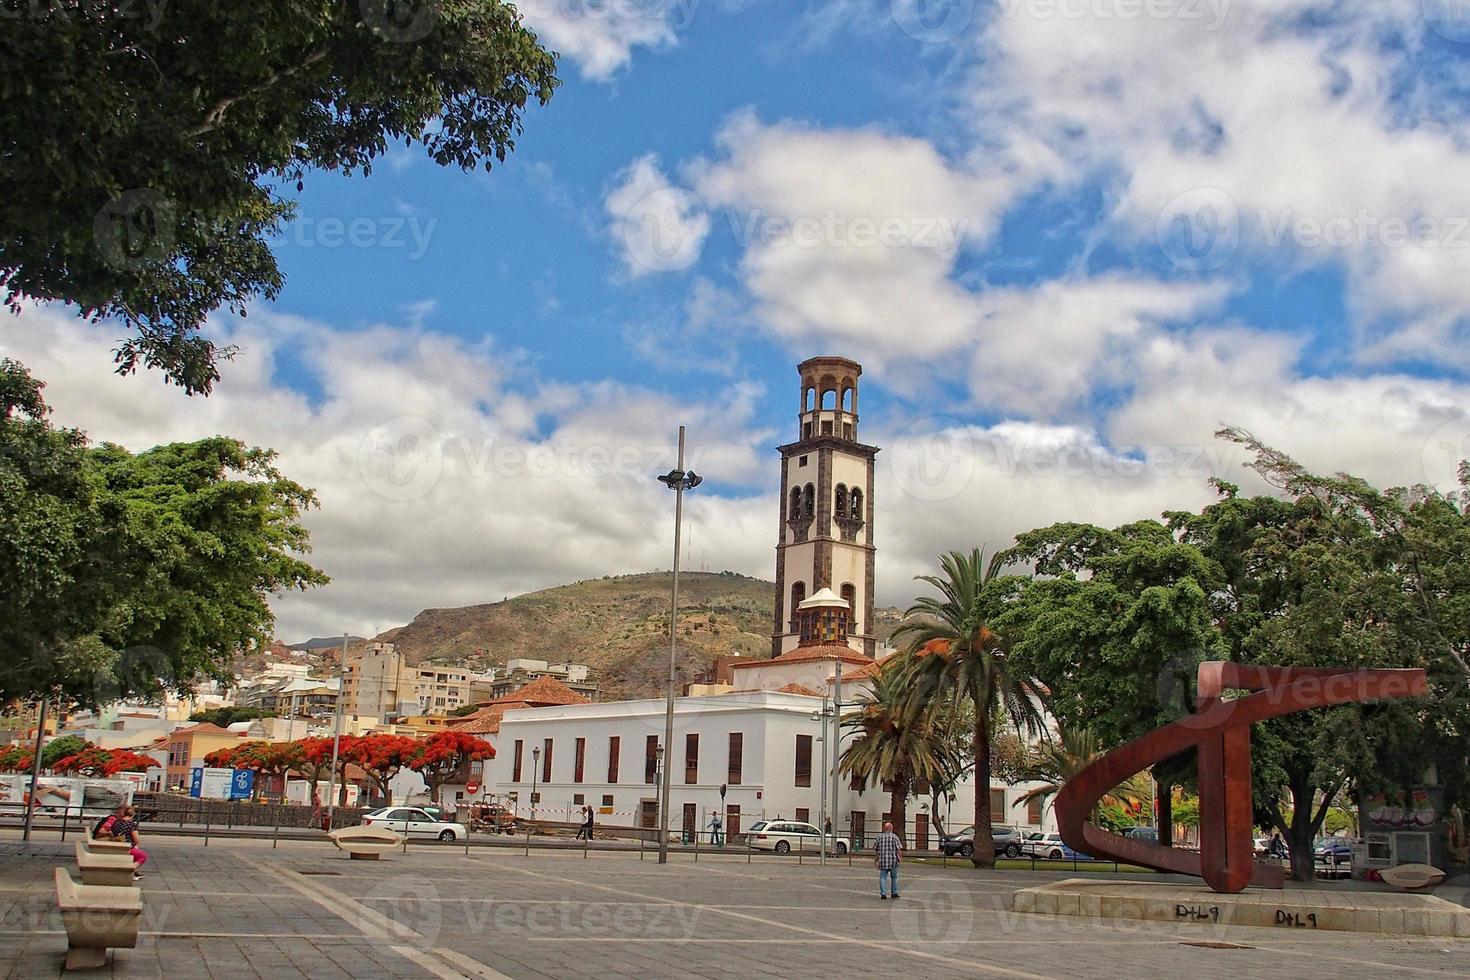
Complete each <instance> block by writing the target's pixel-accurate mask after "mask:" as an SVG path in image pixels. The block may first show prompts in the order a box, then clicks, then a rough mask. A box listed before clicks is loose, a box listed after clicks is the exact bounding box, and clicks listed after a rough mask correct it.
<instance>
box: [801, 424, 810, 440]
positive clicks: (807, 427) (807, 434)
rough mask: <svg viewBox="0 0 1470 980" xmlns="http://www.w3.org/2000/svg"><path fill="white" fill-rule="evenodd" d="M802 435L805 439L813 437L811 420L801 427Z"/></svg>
mask: <svg viewBox="0 0 1470 980" xmlns="http://www.w3.org/2000/svg"><path fill="white" fill-rule="evenodd" d="M801 435H802V438H804V439H810V438H811V437H812V424H811V423H810V422H808V423H807V424H806V425H803V426H802V427H801Z"/></svg>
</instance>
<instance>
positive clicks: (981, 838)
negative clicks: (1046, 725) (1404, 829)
mask: <svg viewBox="0 0 1470 980" xmlns="http://www.w3.org/2000/svg"><path fill="white" fill-rule="evenodd" d="M939 565H940V568H941V569H942V570H943V573H944V574H943V575H942V576H941V575H919V576H916V579H917V581H920V582H926V583H928V584H929V585H932V586H933V587H934V588H935V589H937V590H939V596H937V597H934V596H923V597H920V598H918V599H916V600H914V604H913V605H912V606H910V607H909V609H908V612H906V613H905V614H904V619H905V621H904V623H903V625H901V626H900V627H899V628H898V630H896V631H895V633H894V638H895V639H896V640H897V639H899V638H903V639H905V640H906V641H907V643H906V646H905V649H906V651H907V652H908V654H909V656H908V657H907V658H906V661H907V667H908V669H907V670H906V671H905V680H906V683H907V685H908V688H909V691H908V697H909V701H910V704H911V705H912V706H913V708H914V710H918V711H928V710H930V707H931V705H933V704H935V703H942V702H946V701H948V702H950V703H952V704H954V705H959V704H960V703H961V702H963V701H966V700H968V701H970V702H971V703H972V704H973V705H974V709H975V716H974V717H975V730H974V737H973V739H972V745H973V749H974V754H975V853H974V855H973V856H972V857H971V861H973V862H974V865H975V867H977V868H980V867H994V866H995V848H994V844H993V842H992V841H991V838H990V834H989V833H988V831H987V828H988V827H989V826H990V824H991V813H990V739H991V734H992V733H991V729H992V728H993V726H994V722H995V721H996V719H997V718H998V717H1000V715H1001V714H1002V713H1003V714H1004V715H1006V716H1008V717H1009V718H1010V720H1011V722H1012V723H1013V724H1014V725H1015V726H1016V728H1017V730H1025V731H1026V732H1028V733H1032V734H1034V733H1037V732H1040V731H1041V730H1042V723H1041V709H1040V708H1039V707H1038V705H1039V703H1040V699H1041V688H1040V685H1039V684H1038V683H1037V682H1036V681H1035V680H1034V679H1033V678H1030V677H1027V676H1023V675H1022V674H1020V673H1019V672H1017V671H1015V670H1013V669H1012V667H1011V661H1010V656H1009V650H1008V644H1007V643H1006V642H1005V640H1004V638H1002V637H1001V636H999V635H997V634H996V633H995V632H994V631H993V630H991V629H990V628H989V627H988V626H987V625H986V622H987V618H988V615H987V614H988V609H987V605H988V603H987V599H988V597H987V596H986V586H987V585H989V584H990V582H991V581H993V580H994V579H995V577H996V575H997V573H998V572H999V571H1000V567H1001V563H1000V561H999V560H998V556H997V558H992V559H991V561H990V563H989V564H988V565H987V564H986V562H985V556H984V554H983V553H982V552H981V551H980V549H979V548H976V549H974V550H973V551H971V552H970V553H969V554H965V553H964V552H960V551H951V552H950V553H949V554H947V555H941V556H940V559H939Z"/></svg>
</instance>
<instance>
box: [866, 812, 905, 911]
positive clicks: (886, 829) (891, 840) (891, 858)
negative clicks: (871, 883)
mask: <svg viewBox="0 0 1470 980" xmlns="http://www.w3.org/2000/svg"><path fill="white" fill-rule="evenodd" d="M873 853H874V854H875V855H876V856H875V857H874V858H873V865H874V867H876V868H877V869H878V897H879V898H880V899H887V898H888V893H889V892H891V893H892V894H893V897H894V898H897V897H898V865H899V862H900V861H902V860H903V841H901V840H899V839H898V835H897V834H895V833H894V832H893V824H891V823H885V824H884V825H883V833H881V834H879V835H878V836H877V837H875V838H874V839H873ZM885 886H886V888H885Z"/></svg>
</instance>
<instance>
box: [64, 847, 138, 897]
mask: <svg viewBox="0 0 1470 980" xmlns="http://www.w3.org/2000/svg"><path fill="white" fill-rule="evenodd" d="M77 870H78V871H80V872H81V873H82V884H84V885H106V886H110V887H114V888H116V887H123V888H131V887H133V873H134V870H135V869H134V867H133V857H132V855H131V854H128V853H127V852H126V851H124V852H123V853H121V854H117V853H113V852H111V851H89V850H87V848H86V846H85V845H84V844H82V843H81V842H80V841H78V842H77Z"/></svg>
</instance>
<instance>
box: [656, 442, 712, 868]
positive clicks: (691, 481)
mask: <svg viewBox="0 0 1470 980" xmlns="http://www.w3.org/2000/svg"><path fill="white" fill-rule="evenodd" d="M658 481H659V482H660V483H662V484H663V485H664V486H666V487H668V488H669V489H670V490H672V491H674V585H673V591H672V595H671V596H670V599H669V690H668V693H667V696H666V699H665V705H664V755H663V769H664V772H663V785H662V788H661V790H660V792H659V804H658V821H659V822H658V828H659V832H658V863H659V864H668V863H669V833H668V822H669V775H670V772H671V771H672V769H673V766H672V762H673V752H674V750H673V743H674V685H675V684H676V683H677V682H678V670H677V668H678V650H679V632H678V630H679V529H680V527H681V526H682V525H683V523H684V491H685V490H693V489H694V488H695V487H697V486H699V485H700V484H701V483H703V482H704V478H703V477H701V476H700V475H699V474H697V473H695V472H694V471H693V470H688V471H686V470H685V469H684V427H683V426H682V425H681V426H679V461H678V463H677V464H676V465H675V466H674V468H673V469H672V470H669V472H667V473H665V474H664V475H663V476H661V477H659V478H658Z"/></svg>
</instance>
